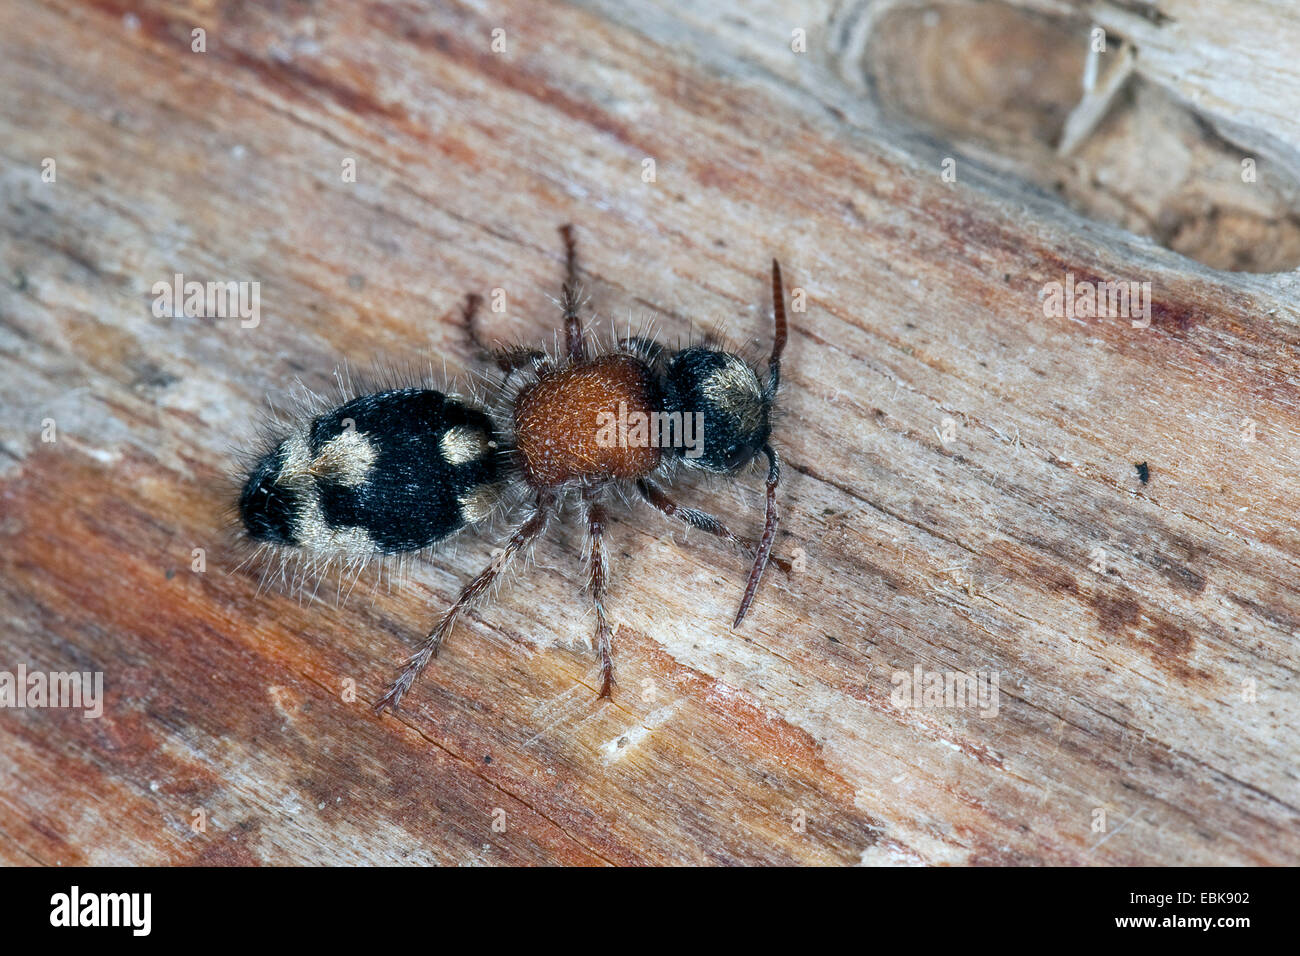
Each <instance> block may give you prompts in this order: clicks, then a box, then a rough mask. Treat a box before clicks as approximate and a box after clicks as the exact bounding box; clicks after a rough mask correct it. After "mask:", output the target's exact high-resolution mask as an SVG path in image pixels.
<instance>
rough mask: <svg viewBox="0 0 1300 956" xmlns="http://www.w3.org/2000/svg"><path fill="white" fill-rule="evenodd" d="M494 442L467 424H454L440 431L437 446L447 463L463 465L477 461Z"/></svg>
mask: <svg viewBox="0 0 1300 956" xmlns="http://www.w3.org/2000/svg"><path fill="white" fill-rule="evenodd" d="M495 444H496V443H495V442H490V441H488V437H487V435H485V434H484V433H483V432H482V431H481V430H480V429H477V428H472V427H470V426H468V425H454V426H453V427H451V428H448V429H447V430H446V431H445V432H443V433H442V439H441V440H440V441H439V442H438V447H439V448H441V449H442V457H443V460H444V461H446V462H447V464H449V465H464V464H466V463H468V462H471V461H478V460H479V459H480V458H482V457H483V456H484V455H485V454H486V453H487V451H488V449H489V448H490V447H492V446H493V445H495Z"/></svg>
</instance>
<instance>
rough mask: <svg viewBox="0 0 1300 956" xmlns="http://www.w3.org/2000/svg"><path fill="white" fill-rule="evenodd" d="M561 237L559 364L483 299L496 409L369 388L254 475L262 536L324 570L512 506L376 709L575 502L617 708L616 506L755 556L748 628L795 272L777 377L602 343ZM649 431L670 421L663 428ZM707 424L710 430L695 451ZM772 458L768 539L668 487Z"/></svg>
mask: <svg viewBox="0 0 1300 956" xmlns="http://www.w3.org/2000/svg"><path fill="white" fill-rule="evenodd" d="M560 233H561V235H562V236H563V239H564V249H565V262H566V275H565V281H564V284H563V286H562V296H561V303H560V304H561V306H562V308H563V311H564V318H563V325H562V330H563V340H564V348H563V352H562V353H561V354H560V355H558V356H552V355H549V354H548V353H546V352H544V351H541V350H537V349H531V348H527V347H524V346H513V347H505V348H491V347H489V346H487V345H486V344H485V343H484V342H483V341H482V339H481V338H480V336H479V333H478V331H477V327H476V323H475V316H476V313H477V309H478V306H479V303H480V299H479V297H478V296H476V295H470V296H468V297H467V300H466V304H465V308H464V313H463V320H464V324H465V328H466V331H467V333H468V335H469V339H470V341H471V343H473V345H474V346H475V348H476V349H478V350H479V352H480V354H482V355H483V356H484V357H486V358H489V359H491V360H493V361H494V362H495V365H496V369H497V371H496V372H495V373H493V375H492V377H491V379H490V382H491V386H490V389H489V394H488V396H487V397H486V398H485V399H482V400H475V399H467V398H464V397H461V396H457V395H452V394H444V393H443V392H440V391H437V390H434V389H432V388H425V387H394V388H388V389H385V390H381V391H376V392H372V393H370V394H362V395H358V396H356V397H354V398H351V399H350V400H348V401H345V402H344V403H343V404H340V405H338V406H337V407H334V408H332V409H329V410H326V411H323V412H320V413H318V414H315V415H314V416H312V417H310V418H307V417H303V418H302V419H301V420H299V421H298V422H297V423H296V424H294V425H293V426H292V427H290V428H289V429H288V430H287V433H282V434H278V435H274V436H272V438H271V440H270V442H268V445H267V447H265V448H264V450H263V451H262V452H261V454H260V455H258V456H257V458H256V460H255V463H254V464H253V466H252V468H251V469H250V471H249V473H248V474H247V476H246V478H245V480H244V482H243V487H242V492H241V493H240V495H239V500H238V510H239V516H240V519H241V521H242V525H243V530H244V531H245V532H246V533H247V535H248V537H250V538H251V539H253V541H254V542H256V543H259V544H260V545H262V546H264V547H268V548H271V549H273V550H279V551H280V552H281V553H282V554H291V555H295V556H298V557H303V558H306V559H311V560H323V561H329V560H332V559H341V560H345V561H351V562H359V561H364V560H366V559H368V558H370V557H373V556H385V555H401V554H405V553H408V552H414V551H419V550H422V549H425V548H427V547H429V546H430V545H433V544H436V543H438V542H440V541H443V540H445V539H447V538H450V537H451V536H453V535H456V534H457V533H458V532H460V531H462V530H463V529H465V528H467V527H471V526H480V525H483V524H484V522H486V521H487V520H488V519H489V518H491V517H493V516H500V513H501V512H502V511H503V510H504V511H505V512H506V514H505V515H504V517H505V518H506V519H507V520H509V521H510V522H511V531H510V534H509V538H508V539H507V541H506V543H505V545H504V546H503V547H502V548H501V549H500V550H499V551H498V552H497V554H496V556H495V557H494V559H493V560H492V562H491V564H490V565H489V566H488V567H486V568H484V569H483V570H482V571H480V572H479V573H478V574H477V575H476V576H475V577H474V578H473V579H472V580H471V581H470V582H469V583H468V584H467V585H465V587H464V589H463V590H462V591H461V592H460V595H459V596H458V597H457V599H456V601H455V603H454V604H452V606H451V607H450V608H449V609H448V610H447V611H446V612H445V613H444V614H443V615H442V617H441V618H440V619H439V620H438V621H437V623H436V624H435V625H434V627H433V629H432V630H431V631H430V632H429V634H428V636H427V637H426V638H425V639H424V641H423V642H422V643H421V644H420V645H419V647H418V648H417V649H416V651H415V652H414V653H413V654H412V655H411V656H410V657H409V658H408V659H407V661H406V662H405V664H404V665H403V667H402V669H401V671H400V673H399V674H398V676H397V678H396V680H394V681H393V683H392V685H391V686H390V687H389V688H388V690H387V692H386V693H385V694H384V695H383V696H382V697H381V698H380V699H379V701H378V702H377V703H376V704H375V710H376V711H377V712H381V713H382V712H383V711H384V710H385V709H392V710H394V711H396V710H397V709H398V707H399V705H400V703H401V700H402V697H403V695H404V694H406V692H407V691H408V690H410V688H411V686H412V684H414V683H415V681H416V680H417V679H418V678H419V677H420V675H421V674H422V673H423V672H424V670H425V668H426V667H427V666H428V664H429V662H430V660H432V659H433V658H434V657H436V656H437V654H438V650H439V648H440V647H441V646H442V644H443V641H444V640H445V639H446V638H447V635H448V634H449V633H450V632H451V630H452V628H453V626H454V625H455V623H456V620H457V618H458V617H459V616H460V615H461V614H462V613H463V612H464V611H465V610H466V609H467V608H469V607H471V606H473V605H474V604H475V603H476V602H478V601H480V600H481V599H482V598H483V597H484V596H485V595H486V593H487V592H488V590H489V588H490V587H491V585H492V584H493V583H494V581H496V580H497V579H498V577H499V576H500V575H502V574H503V573H504V572H505V571H506V570H507V569H508V568H509V567H510V566H511V564H512V563H513V562H514V561H515V559H516V558H517V557H518V556H519V555H520V554H521V553H523V552H526V551H527V550H528V549H529V548H530V546H531V545H533V544H534V543H535V542H536V541H537V540H538V539H539V538H540V537H541V536H542V535H543V533H544V532H545V531H546V528H547V526H548V524H549V523H550V522H551V521H552V520H553V519H554V518H555V517H556V516H557V515H558V514H559V513H560V511H561V510H562V509H563V508H564V507H565V506H566V504H568V503H570V502H576V503H577V504H578V506H579V508H580V510H581V513H582V515H583V518H584V520H585V522H586V525H587V531H586V545H585V551H586V557H587V559H588V566H589V569H590V571H589V574H590V580H589V588H590V591H591V599H592V605H593V608H594V610H595V635H594V645H595V647H596V650H597V652H598V654H599V657H600V679H601V684H600V697H601V698H605V697H608V696H609V695H610V686H611V684H612V683H613V677H614V668H613V656H612V652H611V639H612V635H611V629H610V625H609V620H608V617H607V616H606V613H605V597H606V591H607V587H608V580H609V562H608V556H607V554H606V523H607V520H608V503H609V501H610V499H611V496H612V495H613V496H617V493H618V492H622V493H623V496H624V497H626V498H630V497H632V496H636V497H638V498H640V499H642V500H644V501H645V502H646V503H648V504H649V505H651V506H652V507H654V508H655V509H657V510H658V511H660V512H662V513H663V514H664V515H665V516H667V517H668V518H669V519H674V520H677V521H681V522H684V523H685V524H687V525H689V526H691V527H694V528H698V529H700V530H702V531H705V532H708V533H709V534H711V535H715V536H717V537H719V538H722V539H724V540H726V541H728V542H730V543H731V544H733V545H735V546H738V547H741V548H743V549H745V550H746V551H747V552H749V553H751V554H752V555H753V565H752V567H751V569H750V572H749V577H748V579H747V581H746V583H745V590H744V594H743V597H742V598H741V602H740V607H739V610H738V611H737V613H736V618H735V621H734V624H733V626H735V627H739V626H740V623H741V621H743V620H744V618H745V614H746V612H747V611H748V610H749V607H750V605H751V603H752V602H753V600H754V595H755V593H756V592H757V590H758V586H759V582H760V581H761V580H762V577H763V571H764V569H765V568H766V567H767V564H768V561H769V559H770V558H771V552H772V544H773V541H774V539H775V536H776V529H777V521H778V512H777V500H776V491H777V484H778V482H779V480H780V474H781V469H780V459H779V458H778V457H777V453H776V452H775V451H774V450H773V449H772V446H771V445H770V444H769V441H768V439H769V436H770V434H771V413H772V410H773V406H774V403H775V401H776V395H777V390H778V388H779V387H780V382H781V353H782V351H783V350H784V348H785V343H786V334H787V333H786V315H785V294H784V289H783V286H782V281H781V267H780V265H779V264H778V263H777V261H776V260H775V259H774V260H773V261H772V299H773V317H774V324H775V328H774V334H773V343H772V352H771V356H770V358H769V359H768V363H767V374H766V378H765V379H764V378H762V377H761V376H760V373H759V371H756V370H755V369H754V368H753V367H752V366H751V365H750V364H748V363H747V362H746V361H745V360H744V359H742V358H741V357H740V356H739V355H737V354H735V353H734V352H732V351H729V350H727V349H725V348H721V347H716V346H714V345H712V344H708V343H706V344H696V345H691V346H689V347H686V348H682V349H678V350H676V351H671V352H670V351H668V350H667V349H665V348H664V347H662V346H660V345H659V344H657V343H655V342H653V341H651V340H649V339H647V338H644V337H637V338H631V337H629V338H626V339H623V340H621V341H615V342H614V343H612V344H611V345H607V346H600V345H596V344H595V342H594V341H593V340H592V338H591V336H589V335H586V334H585V333H584V329H583V323H582V320H581V319H580V318H579V316H578V308H579V297H578V283H577V278H578V266H577V255H576V245H575V240H574V235H573V229H572V226H567V225H566V226H562V227H561V228H560ZM498 376H499V377H498ZM650 422H656V423H658V431H655V432H654V433H653V434H652V433H651V432H652V429H651V428H650V427H649V424H648V423H650ZM627 423H632V424H630V425H629V424H627ZM690 424H694V425H695V426H697V427H696V428H695V429H694V431H695V435H694V439H695V440H694V442H693V443H691V444H689V445H688V443H687V442H686V441H685V438H686V437H687V432H688V431H691V429H689V428H688V425H690ZM674 426H676V436H674ZM665 438H666V439H667V440H666V441H665V440H663V439H665ZM675 439H676V440H675ZM759 455H763V456H765V457H766V459H767V466H768V467H767V503H766V518H765V522H764V526H763V533H762V537H761V538H760V539H759V540H758V541H757V542H755V541H754V540H752V539H749V538H744V537H741V536H738V535H736V534H733V533H732V532H731V531H730V530H729V529H728V528H727V526H726V525H725V524H724V523H723V522H722V521H720V520H719V519H718V518H716V517H714V516H712V515H710V514H708V513H706V512H703V511H699V510H696V509H694V508H688V507H683V506H681V505H679V504H678V503H677V502H676V501H675V500H673V498H672V497H670V496H669V494H668V493H667V491H665V490H664V488H663V486H662V484H661V482H665V481H666V480H668V479H669V478H671V476H672V475H673V474H674V473H675V472H676V471H677V469H680V468H694V469H698V470H701V471H705V472H711V473H713V474H717V475H724V476H735V475H737V474H738V473H739V472H740V471H741V470H742V469H743V468H745V467H746V466H748V465H749V464H750V463H751V462H752V461H753V460H754V459H756V458H757V457H758V456H759ZM777 563H778V564H781V565H782V566H783V567H787V565H786V564H785V563H784V562H781V561H779V560H778V561H777Z"/></svg>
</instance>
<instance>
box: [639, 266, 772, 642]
mask: <svg viewBox="0 0 1300 956" xmlns="http://www.w3.org/2000/svg"><path fill="white" fill-rule="evenodd" d="M772 312H773V319H774V323H775V328H774V331H773V336H772V356H771V358H770V359H769V360H768V373H767V381H766V382H765V383H764V382H760V381H759V376H758V373H757V372H755V371H754V369H752V368H751V367H750V366H749V363H747V362H745V361H744V360H743V359H741V358H740V357H739V356H737V355H733V354H732V353H730V352H726V351H723V350H722V349H713V348H708V347H705V346H699V345H694V346H691V347H690V348H685V349H682V350H681V351H680V352H677V353H675V354H673V355H672V356H671V357H669V358H668V360H667V363H666V366H665V373H664V396H665V402H664V405H665V410H666V411H668V412H670V413H673V412H680V413H681V414H682V418H683V420H684V421H683V423H684V425H685V427H684V428H683V434H684V436H690V435H694V436H695V438H696V442H697V444H696V445H695V447H691V446H690V445H687V447H684V448H678V449H674V453H675V454H677V455H678V456H679V457H680V458H681V460H682V461H684V462H685V463H686V464H688V465H691V466H692V467H695V468H701V469H704V470H705V471H711V472H715V473H719V474H732V473H734V472H738V471H739V470H740V469H741V468H743V467H745V466H746V465H748V464H749V463H750V462H751V461H753V460H754V459H755V458H757V457H758V455H759V453H760V452H761V453H762V454H764V455H766V456H767V461H768V472H767V520H766V522H765V524H764V530H763V538H762V540H761V541H760V543H759V548H758V554H757V556H756V557H755V559H754V567H753V570H752V571H751V572H750V575H749V582H748V584H747V585H746V588H745V597H744V600H742V601H741V605H740V611H739V613H738V614H737V615H736V626H739V625H740V622H741V621H742V620H744V617H745V612H746V611H747V610H749V605H750V602H751V601H752V600H753V599H754V592H755V591H756V590H757V589H758V582H759V579H760V578H761V577H762V575H763V569H764V568H765V567H766V566H767V560H768V556H769V555H770V554H771V552H772V541H773V539H774V538H775V537H776V523H777V510H776V486H777V482H778V481H779V480H780V477H781V467H780V463H779V460H778V458H777V455H776V452H775V451H773V450H772V446H771V445H769V444H768V437H769V436H770V435H771V433H772V423H771V415H772V406H773V405H774V404H775V402H776V392H777V389H778V388H779V387H780V385H781V353H782V352H783V351H784V350H785V340H786V319H785V291H784V289H783V288H782V286H781V266H780V265H779V264H778V263H777V262H776V260H775V259H773V260H772ZM695 414H698V415H699V416H700V417H699V418H692V420H691V423H686V422H685V419H686V418H687V416H692V415H695ZM694 422H701V423H702V426H703V428H702V431H701V430H699V429H694V428H693V423H694Z"/></svg>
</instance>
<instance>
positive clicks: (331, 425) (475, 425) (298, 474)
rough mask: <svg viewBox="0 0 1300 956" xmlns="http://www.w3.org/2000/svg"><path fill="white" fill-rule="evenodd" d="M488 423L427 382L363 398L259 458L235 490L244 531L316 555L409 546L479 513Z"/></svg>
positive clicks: (493, 472)
mask: <svg viewBox="0 0 1300 956" xmlns="http://www.w3.org/2000/svg"><path fill="white" fill-rule="evenodd" d="M496 448H497V444H496V437H495V435H494V432H493V429H492V423H491V420H490V419H489V418H488V416H487V415H486V414H485V413H484V412H483V411H481V410H479V409H477V408H473V407H472V406H469V405H466V404H464V403H463V402H461V401H459V400H457V399H454V398H448V397H447V396H445V395H443V394H442V393H441V392H436V391H433V390H432V389H414V388H411V389H397V390H393V391H387V392H378V393H375V394H372V395H363V396H361V397H360V398H356V399H353V400H352V401H350V402H348V403H346V404H344V405H340V406H339V407H338V408H335V409H334V410H332V411H329V412H326V413H325V414H323V415H320V416H318V417H317V418H315V419H313V420H312V421H311V422H310V423H308V424H307V425H305V426H304V427H303V428H302V429H301V430H300V431H298V432H296V433H294V434H291V435H290V436H289V437H288V438H286V439H284V440H283V441H282V442H281V443H280V444H279V445H277V446H276V447H275V448H274V449H272V450H271V451H269V452H268V453H267V454H266V455H264V456H263V458H262V459H261V460H260V461H259V462H258V464H257V466H256V467H255V468H254V469H253V471H252V473H251V474H250V475H249V477H248V480H247V482H246V484H245V486H244V490H243V493H242V494H241V495H240V500H239V507H240V515H241V517H242V519H243V523H244V528H245V530H247V532H248V534H249V535H250V536H252V537H253V538H256V539H258V540H261V541H268V542H272V543H276V544H284V545H290V546H296V547H301V548H305V549H307V550H313V551H320V552H339V551H342V552H347V553H352V554H357V553H365V552H367V551H377V552H382V553H395V552H400V551H413V550H416V549H419V548H423V547H426V546H427V545H430V544H433V543H434V542H436V541H439V540H441V539H442V538H445V537H447V536H448V535H450V534H452V533H453V532H455V531H457V530H459V529H460V528H462V527H464V525H465V524H466V523H467V522H472V521H476V520H480V519H481V518H482V517H485V516H486V513H487V511H488V510H489V509H490V505H491V502H492V498H493V486H495V485H496V483H497V481H498V478H499V477H500V476H499V469H500V465H499V456H498V455H497V452H496Z"/></svg>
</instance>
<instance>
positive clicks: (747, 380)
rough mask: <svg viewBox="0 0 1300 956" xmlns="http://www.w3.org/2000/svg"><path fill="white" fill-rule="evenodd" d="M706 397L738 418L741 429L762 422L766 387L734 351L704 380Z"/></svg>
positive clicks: (745, 429) (756, 426)
mask: <svg viewBox="0 0 1300 956" xmlns="http://www.w3.org/2000/svg"><path fill="white" fill-rule="evenodd" d="M703 391H704V395H705V397H706V398H707V399H708V400H709V401H710V402H712V403H713V404H714V405H716V406H717V407H718V408H720V409H722V410H723V411H725V412H726V413H727V414H729V415H730V416H731V417H732V418H734V419H735V421H736V424H737V425H738V426H739V427H740V429H741V430H742V431H746V432H752V431H756V430H757V429H758V428H759V426H761V425H762V424H763V387H762V386H761V385H760V384H759V383H758V376H757V375H755V374H754V370H753V369H752V368H750V367H749V366H748V365H746V364H745V363H744V362H743V361H741V360H740V359H738V358H736V357H735V356H733V355H729V356H727V363H726V364H725V365H723V366H721V367H720V368H719V369H718V370H717V371H716V372H714V373H713V374H712V375H710V376H709V377H708V379H707V380H706V381H705V382H704V386H703Z"/></svg>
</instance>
